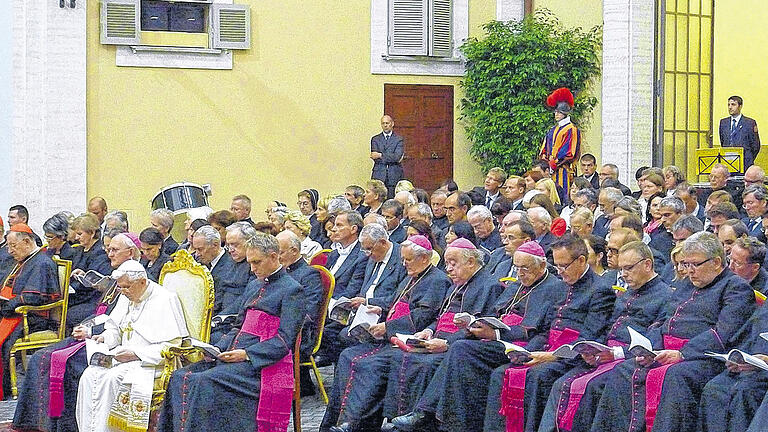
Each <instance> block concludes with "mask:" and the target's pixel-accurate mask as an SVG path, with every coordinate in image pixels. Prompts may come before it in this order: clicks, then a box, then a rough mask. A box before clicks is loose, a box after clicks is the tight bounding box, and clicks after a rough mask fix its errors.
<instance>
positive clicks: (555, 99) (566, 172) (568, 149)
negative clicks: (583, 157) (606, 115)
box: [539, 87, 581, 202]
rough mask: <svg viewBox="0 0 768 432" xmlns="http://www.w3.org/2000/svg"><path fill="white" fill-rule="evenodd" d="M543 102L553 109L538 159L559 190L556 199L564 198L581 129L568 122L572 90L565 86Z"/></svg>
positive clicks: (569, 120) (570, 177) (577, 157)
mask: <svg viewBox="0 0 768 432" xmlns="http://www.w3.org/2000/svg"><path fill="white" fill-rule="evenodd" d="M547 106H549V107H552V108H554V109H555V121H556V122H557V123H556V124H555V125H554V126H553V127H552V129H550V130H549V132H547V135H546V136H545V137H544V142H543V143H542V144H541V151H540V152H539V159H544V160H547V161H549V167H550V169H551V170H552V173H553V176H552V179H553V180H554V181H555V184H556V185H557V186H558V189H559V190H560V201H561V202H566V201H567V199H568V196H569V195H568V186H569V185H570V184H571V180H573V178H574V177H575V175H576V168H575V164H574V162H576V161H578V160H579V153H580V149H581V131H580V130H579V129H578V128H577V127H576V126H575V125H574V124H573V123H571V117H570V112H571V110H573V93H571V91H570V90H568V89H567V88H565V87H561V88H559V89H557V90H555V91H553V92H552V94H550V95H549V96H548V97H547Z"/></svg>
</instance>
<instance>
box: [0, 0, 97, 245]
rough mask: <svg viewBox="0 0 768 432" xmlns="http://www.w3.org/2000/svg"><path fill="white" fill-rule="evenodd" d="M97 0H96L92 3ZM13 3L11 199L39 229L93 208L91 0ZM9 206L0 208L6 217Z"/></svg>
mask: <svg viewBox="0 0 768 432" xmlns="http://www.w3.org/2000/svg"><path fill="white" fill-rule="evenodd" d="M90 1H96V0H90ZM66 3H67V7H65V8H60V7H59V2H58V1H53V0H45V1H28V0H12V4H11V13H12V15H13V29H12V34H13V42H12V44H13V58H12V62H13V79H12V92H13V96H12V103H13V114H12V125H13V129H12V139H11V160H12V162H11V164H12V168H11V172H12V179H10V180H11V181H12V184H13V192H12V195H11V202H10V203H9V204H11V205H13V204H23V205H25V206H27V208H28V209H29V211H30V216H31V220H30V225H31V226H32V229H33V230H35V231H37V232H38V234H41V235H42V228H41V226H42V223H43V222H44V221H45V220H46V219H47V218H48V217H50V216H51V215H53V214H54V213H56V212H59V211H61V210H70V211H72V212H74V213H79V212H82V211H83V210H84V209H85V205H86V202H85V200H86V124H85V121H86V109H85V100H86V99H85V96H86V85H85V84H86V82H85V81H86V60H85V55H86V54H85V53H86V21H85V19H86V0H77V1H76V7H75V8H74V9H72V8H70V7H69V4H70V1H69V0H67V1H66ZM6 210H7V207H6V208H3V209H0V211H2V213H3V215H5V212H6Z"/></svg>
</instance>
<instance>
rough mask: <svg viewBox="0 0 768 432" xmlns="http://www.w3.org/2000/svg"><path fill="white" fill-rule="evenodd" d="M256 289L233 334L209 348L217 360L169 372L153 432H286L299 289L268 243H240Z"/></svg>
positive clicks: (273, 243) (261, 237)
mask: <svg viewBox="0 0 768 432" xmlns="http://www.w3.org/2000/svg"><path fill="white" fill-rule="evenodd" d="M246 244H247V260H248V263H249V264H250V265H251V271H253V273H254V274H255V275H256V277H258V279H259V281H260V283H259V284H258V285H256V286H255V287H254V289H253V290H250V291H249V292H248V299H247V300H246V301H245V302H244V303H243V306H242V308H241V309H240V313H239V315H238V318H237V322H236V324H235V327H233V328H232V330H231V331H230V332H229V333H228V334H226V335H225V336H224V337H222V338H221V339H220V340H219V341H218V342H217V343H216V346H217V347H218V348H219V349H220V350H221V351H222V352H221V354H219V355H218V359H217V360H216V361H215V362H213V361H202V362H197V363H194V364H192V365H191V366H189V367H186V368H184V369H180V370H178V371H176V372H175V373H174V374H173V376H171V380H170V382H169V384H168V391H167V393H166V396H165V401H164V407H163V411H162V413H161V414H160V419H159V421H158V431H160V432H170V431H179V430H184V431H188V432H195V431H206V432H207V431H253V430H257V425H258V430H265V431H272V430H274V431H277V430H283V431H284V430H286V428H287V426H288V421H289V419H290V408H291V397H292V394H293V385H294V383H293V362H292V358H293V356H292V354H291V349H292V347H293V345H294V343H295V341H296V336H298V334H299V330H300V329H301V324H302V322H303V320H304V315H305V310H304V306H303V295H304V294H303V289H302V287H301V285H300V284H299V283H298V282H296V280H294V279H293V278H291V276H290V275H288V274H287V273H286V271H285V269H284V268H283V267H282V266H281V265H280V261H279V252H280V250H279V244H278V241H277V239H276V238H274V237H272V236H270V235H268V234H262V233H257V234H256V235H254V236H253V237H251V238H250V239H248V240H247V241H246Z"/></svg>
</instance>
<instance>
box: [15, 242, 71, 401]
mask: <svg viewBox="0 0 768 432" xmlns="http://www.w3.org/2000/svg"><path fill="white" fill-rule="evenodd" d="M41 253H42V252H41ZM53 262H54V263H56V270H57V271H58V274H59V291H60V293H61V299H59V300H57V301H55V302H53V303H48V304H44V305H41V306H19V307H17V308H16V313H18V314H21V316H22V322H21V324H22V326H23V331H24V333H23V334H22V336H21V337H20V338H19V339H18V340H16V342H15V343H14V344H13V346H12V347H11V352H10V353H11V355H10V359H9V361H8V368H9V369H10V370H9V372H10V375H11V393H12V394H13V398H14V399H16V397H17V396H18V388H17V386H16V353H20V354H21V363H22V365H23V366H24V369H26V368H27V351H29V350H35V349H39V348H45V347H47V346H48V345H53V344H55V343H57V342H61V341H62V340H64V338H65V337H67V305H68V304H69V277H70V275H71V274H72V261H68V260H62V259H58V257H54V258H53ZM46 311H47V312H49V313H50V318H51V320H54V321H58V322H59V328H58V329H57V330H42V331H37V332H33V333H30V332H29V323H28V321H27V316H28V315H29V313H30V312H34V313H37V312H46Z"/></svg>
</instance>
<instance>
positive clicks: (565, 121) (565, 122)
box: [557, 116, 571, 126]
mask: <svg viewBox="0 0 768 432" xmlns="http://www.w3.org/2000/svg"><path fill="white" fill-rule="evenodd" d="M570 122H571V117H570V116H568V117H566V118H564V119H562V120H560V121H559V122H557V125H558V126H565V125H567V124H568V123H570Z"/></svg>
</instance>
